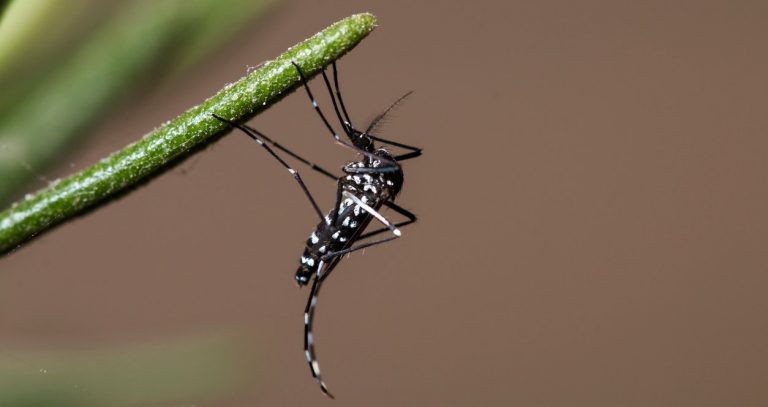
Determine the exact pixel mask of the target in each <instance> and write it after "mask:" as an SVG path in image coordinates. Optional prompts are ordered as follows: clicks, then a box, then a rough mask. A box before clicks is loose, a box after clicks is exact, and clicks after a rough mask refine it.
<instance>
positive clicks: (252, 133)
mask: <svg viewBox="0 0 768 407" xmlns="http://www.w3.org/2000/svg"><path fill="white" fill-rule="evenodd" d="M213 117H215V118H217V119H218V120H221V121H222V122H224V123H228V124H229V125H231V126H233V127H236V128H238V129H240V130H241V131H242V132H243V133H245V134H247V135H248V137H250V138H252V139H253V141H255V142H256V143H258V144H259V145H260V146H262V147H264V149H265V150H267V152H268V153H269V154H270V155H271V156H272V157H274V158H275V159H276V160H277V161H279V162H280V164H282V165H283V167H285V168H286V169H287V170H288V172H289V173H291V175H292V176H293V178H294V179H295V180H296V182H298V183H299V186H300V187H301V190H302V191H304V194H305V195H306V196H307V198H309V202H310V203H311V204H312V207H313V208H314V209H315V212H316V213H317V216H319V217H320V220H325V218H324V217H323V213H322V212H321V211H320V207H318V206H317V202H315V198H313V197H312V194H311V193H310V192H309V189H307V186H306V185H305V184H304V181H302V179H301V175H299V173H298V172H297V171H296V170H294V169H293V168H291V166H290V165H288V163H286V162H285V161H284V160H283V159H282V158H280V156H279V155H277V153H275V152H274V150H272V149H271V148H270V147H269V146H268V145H266V144H265V143H264V140H262V138H264V135H263V134H262V133H261V132H259V131H257V130H255V129H252V128H248V127H244V126H241V125H240V124H238V123H235V122H233V121H231V120H227V119H225V118H223V117H220V116H218V115H216V114H213Z"/></svg>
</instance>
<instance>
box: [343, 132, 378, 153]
mask: <svg viewBox="0 0 768 407" xmlns="http://www.w3.org/2000/svg"><path fill="white" fill-rule="evenodd" d="M348 134H349V139H350V140H351V141H352V144H354V145H355V147H357V148H359V149H361V150H364V151H367V152H369V153H372V152H373V149H374V145H373V139H372V138H371V137H370V136H369V135H368V134H366V133H363V132H361V131H358V130H355V129H352V128H350V129H349V133H348Z"/></svg>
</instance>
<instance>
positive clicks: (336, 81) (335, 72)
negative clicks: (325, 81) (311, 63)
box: [333, 61, 353, 128]
mask: <svg viewBox="0 0 768 407" xmlns="http://www.w3.org/2000/svg"><path fill="white" fill-rule="evenodd" d="M333 85H334V87H335V88H336V97H337V98H338V99H339V105H341V111H342V112H344V119H345V120H346V124H347V126H349V128H352V127H353V126H352V120H351V119H350V118H349V113H347V108H346V106H344V99H342V98H341V90H340V89H339V70H338V69H337V68H336V61H333Z"/></svg>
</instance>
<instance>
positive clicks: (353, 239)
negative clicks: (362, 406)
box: [213, 62, 421, 398]
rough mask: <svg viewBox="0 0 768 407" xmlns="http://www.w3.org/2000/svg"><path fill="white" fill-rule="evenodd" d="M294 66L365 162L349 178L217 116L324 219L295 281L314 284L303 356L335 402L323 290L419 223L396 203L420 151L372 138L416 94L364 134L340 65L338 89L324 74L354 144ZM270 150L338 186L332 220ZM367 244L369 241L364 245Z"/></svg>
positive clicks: (349, 168) (355, 164)
mask: <svg viewBox="0 0 768 407" xmlns="http://www.w3.org/2000/svg"><path fill="white" fill-rule="evenodd" d="M292 64H293V66H294V67H295V68H296V71H297V73H298V75H299V78H300V79H301V83H302V85H303V87H304V89H305V90H306V93H307V96H308V97H309V101H310V103H311V104H312V107H313V109H314V110H315V112H317V115H318V116H319V117H320V119H321V120H322V122H323V124H324V125H325V127H326V128H327V130H328V132H329V133H330V134H331V135H332V136H333V139H334V141H335V142H336V143H337V144H340V145H342V146H344V147H346V148H348V149H350V150H353V151H355V152H357V153H358V154H359V155H360V156H362V157H361V158H360V159H359V160H358V161H351V162H348V163H347V164H346V165H344V167H343V168H342V171H343V172H344V174H345V175H342V176H341V177H338V176H336V175H334V174H333V173H332V172H330V171H327V170H325V169H324V168H322V167H320V166H318V165H317V164H315V163H313V162H311V161H308V160H307V159H305V158H303V157H301V156H300V155H298V154H296V153H294V152H293V151H291V150H290V149H288V148H286V147H284V146H283V145H281V144H279V143H277V142H275V141H273V140H272V139H271V138H269V137H267V136H266V135H265V134H263V133H261V132H260V131H258V130H256V129H254V128H252V127H250V126H247V125H244V124H238V123H236V122H233V121H231V120H228V119H225V118H223V117H220V116H218V115H216V114H214V115H213V116H214V117H215V118H217V119H219V120H221V121H223V122H226V123H228V124H229V125H231V126H233V127H236V128H237V129H239V130H241V131H242V132H244V133H245V134H247V135H248V136H249V137H250V138H251V139H253V140H254V141H255V142H256V143H258V144H259V145H260V146H261V147H263V148H264V149H265V150H267V152H268V153H269V154H270V155H271V156H272V157H274V158H275V159H276V160H277V161H278V162H280V164H281V165H282V166H283V167H285V169H287V170H288V172H289V173H290V174H291V175H292V176H293V178H294V179H295V180H296V182H297V183H298V184H299V187H300V188H301V190H302V191H303V192H304V194H305V195H306V196H307V198H308V200H309V202H310V204H311V205H312V208H313V210H314V211H315V212H316V213H317V216H318V217H319V219H320V223H318V224H317V226H316V227H315V230H314V231H313V232H312V234H310V236H309V238H308V239H307V241H306V245H305V247H304V252H303V254H302V255H301V258H300V259H299V268H298V270H297V271H296V274H295V277H294V278H295V280H296V282H297V283H298V285H299V286H306V285H308V284H309V283H310V281H311V282H312V285H311V290H310V294H309V299H308V300H307V305H306V307H305V309H304V354H305V356H306V358H307V363H308V364H309V368H310V371H311V372H312V377H313V378H314V379H315V381H317V383H318V384H319V385H320V389H321V390H322V392H323V393H325V394H326V395H328V396H329V397H331V398H334V396H333V395H332V394H331V392H330V391H329V390H328V387H327V386H326V385H325V382H324V381H323V379H322V376H321V375H320V366H319V364H318V362H317V357H316V356H315V355H316V354H315V346H314V344H315V341H314V335H313V333H312V324H313V321H314V314H315V309H316V307H317V298H318V295H319V293H320V288H321V287H322V284H323V282H324V281H325V280H326V279H327V278H328V276H330V274H331V272H332V271H333V270H334V269H335V268H336V266H337V265H338V264H339V262H340V261H341V259H342V258H343V256H344V255H346V254H348V253H352V252H354V251H358V250H361V249H365V248H367V247H371V246H375V245H379V244H382V243H386V242H389V241H392V240H394V239H397V238H399V237H400V236H401V232H400V228H402V227H404V226H406V225H409V224H411V223H414V222H416V220H417V218H416V215H414V214H413V213H411V212H410V211H408V210H406V209H404V208H402V207H400V206H399V205H397V204H395V202H394V201H395V197H396V196H397V195H398V193H399V192H400V189H401V188H402V186H403V170H402V167H401V166H400V164H399V163H400V162H402V161H405V160H409V159H412V158H416V157H419V156H420V155H421V149H420V148H418V147H413V146H409V145H407V144H402V143H398V142H395V141H391V140H386V139H383V138H380V137H376V136H374V135H373V134H371V133H372V132H373V131H374V130H375V129H376V128H377V127H378V126H379V125H380V124H381V123H382V120H383V119H384V118H385V117H386V116H387V114H389V113H390V112H391V111H392V109H394V108H395V107H396V106H397V105H399V104H400V103H401V102H402V101H403V100H405V98H407V97H408V96H409V95H410V94H411V92H408V93H406V94H405V95H403V96H402V97H400V98H399V99H397V100H396V101H395V102H394V103H392V104H391V105H390V106H389V107H388V108H387V109H385V110H384V112H382V113H381V114H379V115H378V116H376V117H375V118H374V119H373V120H372V121H371V123H370V124H369V125H368V127H367V128H366V129H365V131H360V130H358V129H357V128H355V127H354V126H353V124H352V120H351V119H350V117H349V113H348V112H347V109H346V106H345V105H344V100H343V99H342V96H341V90H340V88H339V78H338V69H337V68H336V63H335V62H334V63H333V84H334V86H333V88H332V87H331V82H330V80H329V79H328V75H327V74H326V72H325V70H323V71H322V76H323V81H324V82H325V87H326V89H327V91H328V93H329V95H330V98H331V101H332V102H333V108H334V111H335V113H336V117H337V118H338V120H339V124H340V125H341V127H342V129H343V130H344V134H345V135H346V136H347V138H348V139H349V141H345V140H344V139H342V138H341V137H340V136H339V134H338V133H337V132H336V130H335V129H334V127H333V126H332V125H331V123H330V122H329V121H328V119H327V118H326V116H325V114H324V113H323V112H322V110H321V109H320V106H319V105H318V103H317V101H316V99H315V97H314V95H313V94H312V90H311V89H310V87H309V85H308V82H307V78H306V76H305V75H304V73H303V72H302V70H301V68H300V67H299V65H297V64H296V63H295V62H292ZM334 90H335V95H334ZM375 142H379V143H383V144H387V145H390V146H394V147H398V148H401V149H403V150H405V151H407V152H404V153H403V154H399V155H393V154H392V153H390V152H389V151H388V150H387V149H385V148H383V147H377V146H376V144H375ZM270 146H272V147H274V149H277V150H280V151H282V152H283V153H285V154H287V155H289V156H291V157H293V158H294V159H296V160H298V161H299V162H301V163H302V164H305V165H307V166H309V167H310V168H311V169H312V170H314V171H317V172H319V173H320V174H323V175H325V176H326V177H328V178H330V179H333V180H335V181H336V203H335V205H334V206H333V209H331V210H330V212H328V214H326V215H323V213H322V211H321V210H320V208H319V206H318V205H317V202H316V201H315V199H314V197H313V196H312V194H311V193H310V192H309V189H308V188H307V186H306V185H305V184H304V181H303V180H302V178H301V176H300V175H299V172H298V171H296V170H295V169H293V168H292V167H291V166H290V165H289V164H288V163H287V162H286V161H284V160H283V159H282V158H281V157H280V156H279V155H278V154H277V153H276V152H275V150H274V149H273V148H272V147H270ZM384 206H386V207H387V208H389V209H392V210H393V211H395V212H397V213H398V214H400V215H401V216H403V217H404V218H406V219H405V220H404V221H401V222H398V223H392V222H391V221H389V220H388V219H387V218H386V217H384V216H383V215H382V214H381V213H380V212H379V211H380V209H381V208H382V207H384ZM373 219H376V221H378V222H379V223H381V224H382V225H383V226H382V227H380V228H379V229H376V230H373V231H370V232H365V229H366V228H367V227H368V225H369V223H370V222H371V221H372V220H373ZM385 232H389V233H390V236H387V237H383V238H377V239H369V238H372V237H374V236H376V235H379V234H381V233H385ZM366 239H368V240H367V241H365V242H363V240H366ZM313 277H314V278H313Z"/></svg>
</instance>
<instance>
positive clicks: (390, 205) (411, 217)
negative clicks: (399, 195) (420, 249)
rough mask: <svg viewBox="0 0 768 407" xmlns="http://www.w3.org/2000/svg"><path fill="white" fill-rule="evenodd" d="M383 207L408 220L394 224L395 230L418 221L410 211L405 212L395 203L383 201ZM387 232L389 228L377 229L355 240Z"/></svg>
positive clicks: (405, 210)
mask: <svg viewBox="0 0 768 407" xmlns="http://www.w3.org/2000/svg"><path fill="white" fill-rule="evenodd" d="M384 205H385V206H386V207H388V208H390V209H392V210H394V211H395V212H397V213H399V214H400V215H403V216H405V217H406V218H408V220H406V221H402V222H398V223H395V227H396V228H402V227H403V226H407V225H410V224H411V223H415V222H416V221H417V220H418V218H416V215H414V214H413V213H411V211H409V210H407V209H405V208H403V207H401V206H399V205H397V204H396V203H394V202H392V201H384ZM388 230H389V228H386V227H385V228H381V229H377V230H374V231H371V232H368V233H363V234H362V235H360V236H359V237H357V239H360V240H362V239H366V238H369V237H372V236H375V235H378V234H380V233H384V232H386V231H388Z"/></svg>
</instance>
